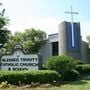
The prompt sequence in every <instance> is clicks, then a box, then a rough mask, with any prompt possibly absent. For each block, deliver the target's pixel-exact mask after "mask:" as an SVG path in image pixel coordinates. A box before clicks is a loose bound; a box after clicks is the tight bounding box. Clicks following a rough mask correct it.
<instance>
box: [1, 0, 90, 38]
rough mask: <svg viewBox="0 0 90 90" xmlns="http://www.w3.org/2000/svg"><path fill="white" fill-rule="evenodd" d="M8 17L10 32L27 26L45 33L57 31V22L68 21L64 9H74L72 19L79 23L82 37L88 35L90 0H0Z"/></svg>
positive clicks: (68, 17)
mask: <svg viewBox="0 0 90 90" xmlns="http://www.w3.org/2000/svg"><path fill="white" fill-rule="evenodd" d="M0 2H2V3H3V7H4V8H5V9H6V16H8V17H9V19H10V24H9V26H8V28H9V29H10V30H11V32H12V33H13V32H15V31H21V32H22V31H24V30H25V29H27V28H32V27H33V28H36V29H41V30H44V31H45V32H46V33H47V34H52V33H57V32H58V24H59V23H60V22H62V21H70V20H71V17H70V15H66V14H65V13H64V12H65V11H70V7H71V6H72V7H73V10H74V11H77V12H79V15H74V21H77V22H80V23H81V34H82V36H83V39H84V40H85V37H86V36H88V35H90V30H89V28H90V27H89V25H90V10H89V8H90V0H1V1H0Z"/></svg>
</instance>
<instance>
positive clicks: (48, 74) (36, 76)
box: [0, 70, 61, 84]
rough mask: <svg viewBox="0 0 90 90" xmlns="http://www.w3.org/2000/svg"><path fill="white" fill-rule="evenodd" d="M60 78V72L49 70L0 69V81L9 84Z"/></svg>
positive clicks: (48, 80)
mask: <svg viewBox="0 0 90 90" xmlns="http://www.w3.org/2000/svg"><path fill="white" fill-rule="evenodd" d="M60 78H61V75H60V74H58V73H57V72H56V71H50V70H37V71H36V70H35V71H0V82H4V81H7V82H8V83H10V84H30V83H31V82H33V83H36V82H40V83H51V82H53V81H58V80H60Z"/></svg>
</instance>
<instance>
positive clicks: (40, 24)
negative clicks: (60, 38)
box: [9, 16, 90, 41]
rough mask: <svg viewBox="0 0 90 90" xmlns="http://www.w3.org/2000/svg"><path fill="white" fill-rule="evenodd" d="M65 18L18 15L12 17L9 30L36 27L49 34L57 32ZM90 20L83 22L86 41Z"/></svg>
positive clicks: (22, 30) (83, 35)
mask: <svg viewBox="0 0 90 90" xmlns="http://www.w3.org/2000/svg"><path fill="white" fill-rule="evenodd" d="M62 21H63V20H62V19H59V18H55V17H36V16H32V17H30V16H27V17H26V16H16V17H15V18H12V19H11V21H10V25H9V30H11V32H12V33H14V32H16V31H19V32H24V30H25V29H29V28H35V29H40V30H44V31H45V32H46V33H47V34H52V33H57V32H58V25H59V23H61V22H62ZM89 26H90V22H89V21H87V22H81V36H82V39H83V40H84V41H86V36H90V30H89V28H90V27H89Z"/></svg>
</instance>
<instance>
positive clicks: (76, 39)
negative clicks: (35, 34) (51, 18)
mask: <svg viewBox="0 0 90 90" xmlns="http://www.w3.org/2000/svg"><path fill="white" fill-rule="evenodd" d="M39 53H40V54H41V55H42V63H45V62H46V60H47V58H48V57H50V56H56V55H59V56H61V55H67V56H71V57H73V58H75V59H77V60H81V61H82V62H84V63H88V62H89V61H88V59H89V58H88V44H87V43H86V42H84V41H82V37H81V31H80V23H79V22H73V31H72V23H71V22H67V21H64V22H62V23H60V24H59V26H58V33H55V34H50V35H48V39H47V41H46V44H45V45H44V46H43V47H42V48H41V50H40V51H39Z"/></svg>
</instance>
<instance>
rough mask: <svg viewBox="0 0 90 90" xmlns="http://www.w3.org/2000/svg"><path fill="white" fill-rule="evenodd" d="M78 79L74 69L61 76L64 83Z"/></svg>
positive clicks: (78, 76) (78, 75) (77, 73)
mask: <svg viewBox="0 0 90 90" xmlns="http://www.w3.org/2000/svg"><path fill="white" fill-rule="evenodd" d="M79 78H80V74H79V72H78V71H76V70H74V69H72V70H70V71H67V72H66V73H65V74H64V76H63V80H64V81H75V80H77V79H79Z"/></svg>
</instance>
